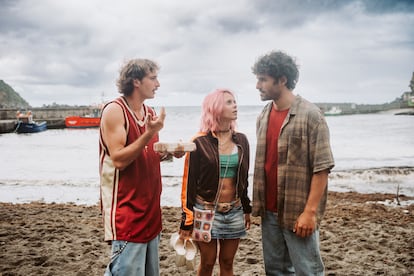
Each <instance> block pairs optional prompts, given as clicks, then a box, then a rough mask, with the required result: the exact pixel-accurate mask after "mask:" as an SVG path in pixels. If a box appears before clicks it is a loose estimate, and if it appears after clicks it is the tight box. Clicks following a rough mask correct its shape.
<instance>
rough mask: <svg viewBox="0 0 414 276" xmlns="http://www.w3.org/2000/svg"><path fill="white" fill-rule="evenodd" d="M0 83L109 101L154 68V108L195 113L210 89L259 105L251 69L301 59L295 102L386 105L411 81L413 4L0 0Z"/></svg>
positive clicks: (37, 99)
mask: <svg viewBox="0 0 414 276" xmlns="http://www.w3.org/2000/svg"><path fill="white" fill-rule="evenodd" d="M0 6H1V9H0V78H1V79H3V80H4V81H6V82H7V83H9V84H10V85H12V86H13V87H14V88H15V89H16V90H17V91H18V92H19V93H20V94H21V95H22V96H23V97H24V98H25V99H26V100H27V101H28V102H29V103H30V104H32V105H35V106H37V105H42V104H48V103H51V102H58V103H68V104H89V103H91V102H96V101H99V100H100V98H101V94H102V92H104V93H105V95H106V98H108V99H109V98H111V97H115V96H117V95H118V94H117V92H116V87H115V81H116V78H117V74H118V70H119V67H120V65H121V64H122V62H123V61H124V60H125V59H128V58H135V57H146V58H152V59H155V60H156V61H157V62H159V63H160V65H161V71H160V81H161V88H160V89H159V91H158V93H157V97H156V99H155V100H154V102H155V103H156V104H173V105H177V104H186V105H199V104H200V103H201V99H202V97H203V96H204V95H205V94H206V93H207V92H209V91H210V90H213V89H214V88H216V87H227V88H231V89H233V90H234V91H235V92H236V93H237V94H238V95H239V97H238V98H239V103H241V104H261V102H260V100H259V98H258V95H257V92H256V90H255V76H254V75H252V73H251V71H250V67H251V65H252V64H253V62H254V61H255V59H256V58H257V57H258V56H259V55H261V54H263V53H265V52H268V51H270V50H272V49H282V50H285V51H286V52H288V53H290V54H292V55H294V56H295V57H297V59H298V62H299V64H300V65H301V72H300V79H299V83H298V86H297V89H296V92H297V93H299V94H301V95H303V96H305V97H307V98H309V99H310V100H313V101H318V102H321V101H347V102H356V103H382V102H386V101H391V100H393V99H394V98H395V97H398V96H400V95H401V93H402V92H403V91H404V90H407V88H408V83H409V80H410V78H411V74H412V72H413V71H414V67H413V63H412V60H414V41H413V40H414V30H413V28H412V26H413V25H414V8H413V7H414V4H413V3H412V1H386V0H379V1H374V0H371V1H370V0H365V1H363V0H354V1H340V0H338V1H328V0H319V1H299V0H294V1H292V0H290V1H288V0H285V1H265V0H258V1H248V0H238V1H227V2H226V1H224V2H223V1H220V0H212V1H208V2H206V1H201V0H195V1H187V2H186V3H181V4H177V3H172V1H166V0H154V1H151V2H144V3H142V2H140V3H138V1H132V0H131V1H122V2H121V3H116V4H115V3H112V2H111V1H98V0H90V1H81V0H73V1H66V0H62V1H53V0H39V1H35V2H33V1H29V0H18V1H6V0H0Z"/></svg>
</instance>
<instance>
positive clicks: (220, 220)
mask: <svg viewBox="0 0 414 276" xmlns="http://www.w3.org/2000/svg"><path fill="white" fill-rule="evenodd" d="M195 207H197V208H199V209H205V208H204V206H203V205H201V204H198V203H196V204H195ZM244 236H246V227H245V224H244V213H243V207H242V206H238V207H234V208H232V209H231V210H230V211H228V212H227V213H220V212H217V211H216V212H215V214H214V221H213V227H212V229H211V238H212V239H240V238H242V237H244Z"/></svg>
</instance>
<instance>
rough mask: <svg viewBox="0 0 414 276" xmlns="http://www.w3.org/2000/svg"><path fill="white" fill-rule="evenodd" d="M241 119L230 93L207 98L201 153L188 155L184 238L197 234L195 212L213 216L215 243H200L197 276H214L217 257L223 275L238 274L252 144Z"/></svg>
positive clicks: (198, 140) (248, 208)
mask: <svg viewBox="0 0 414 276" xmlns="http://www.w3.org/2000/svg"><path fill="white" fill-rule="evenodd" d="M236 119H237V104H236V100H235V96H234V94H233V93H232V92H231V91H230V90H227V89H218V90H215V91H213V92H211V93H210V94H208V95H207V96H206V97H205V99H204V102H203V105H202V115H201V124H200V132H199V133H198V134H197V135H196V136H195V137H194V139H193V142H194V143H195V144H196V147H197V149H196V150H195V151H193V152H189V153H187V155H186V159H185V164H184V174H183V185H182V193H181V200H182V211H183V212H182V221H181V226H180V238H181V239H183V240H186V239H190V238H191V236H192V232H193V230H194V231H195V227H197V226H195V224H194V209H195V208H196V209H201V210H213V211H214V220H213V222H212V227H211V240H210V237H208V239H206V240H205V241H197V244H198V248H199V250H200V265H199V267H198V271H197V275H212V273H213V269H214V265H215V262H216V259H217V254H218V257H219V258H218V259H219V266H220V275H222V276H224V275H233V261H234V256H235V254H236V251H237V248H238V246H239V242H240V238H242V237H244V236H245V235H246V230H248V229H249V228H250V213H251V209H252V208H251V206H250V199H249V197H248V194H247V187H248V173H249V142H248V140H247V138H246V136H245V135H244V134H243V133H240V132H237V131H236V129H235V128H236ZM193 237H194V235H193ZM218 249H220V250H218Z"/></svg>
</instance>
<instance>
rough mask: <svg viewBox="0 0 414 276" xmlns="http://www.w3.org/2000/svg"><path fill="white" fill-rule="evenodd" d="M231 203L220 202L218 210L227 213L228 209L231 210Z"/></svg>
mask: <svg viewBox="0 0 414 276" xmlns="http://www.w3.org/2000/svg"><path fill="white" fill-rule="evenodd" d="M231 207H232V206H231V203H221V204H220V211H221V212H222V213H227V212H228V211H230V210H231Z"/></svg>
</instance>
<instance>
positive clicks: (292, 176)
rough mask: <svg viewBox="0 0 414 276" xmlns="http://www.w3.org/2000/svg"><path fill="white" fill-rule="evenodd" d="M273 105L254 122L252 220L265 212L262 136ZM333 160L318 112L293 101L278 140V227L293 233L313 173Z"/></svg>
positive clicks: (305, 103) (322, 204)
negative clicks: (255, 146)
mask: <svg viewBox="0 0 414 276" xmlns="http://www.w3.org/2000/svg"><path fill="white" fill-rule="evenodd" d="M272 104H273V102H270V103H269V104H267V105H266V106H265V107H264V109H263V111H262V113H261V114H260V115H259V116H258V118H257V122H256V135H257V148H256V159H255V168H254V178H253V210H252V215H253V216H262V215H263V214H264V212H265V211H266V202H265V200H266V195H265V191H266V175H265V169H264V164H265V157H266V133H267V128H268V119H269V114H270V111H271V109H272ZM334 165H335V164H334V159H333V155H332V151H331V146H330V142H329V129H328V125H327V123H326V121H325V118H324V116H323V114H322V112H321V111H320V109H319V108H318V107H317V106H316V105H314V104H312V103H310V102H308V101H306V100H305V99H303V98H301V97H300V96H296V99H295V101H294V103H293V104H292V106H291V107H290V109H289V113H288V115H287V116H286V118H285V121H284V122H283V125H282V128H281V131H280V134H279V139H278V167H277V168H275V169H277V170H278V171H277V173H278V177H277V181H278V183H277V191H278V194H277V210H278V211H277V212H278V218H279V223H280V225H281V226H282V227H284V228H287V229H293V227H294V224H295V222H296V219H297V218H298V216H299V215H300V214H301V213H302V212H303V210H304V208H305V205H306V202H307V199H308V195H309V191H310V185H311V180H312V176H313V174H314V173H317V172H319V171H323V170H326V169H328V170H330V169H332V168H333V167H334ZM326 200H327V188H326V190H325V193H324V195H323V197H322V199H321V202H320V203H319V208H318V212H317V218H318V224H319V223H320V221H321V219H322V216H323V214H324V212H325V206H326Z"/></svg>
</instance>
